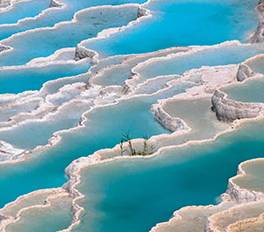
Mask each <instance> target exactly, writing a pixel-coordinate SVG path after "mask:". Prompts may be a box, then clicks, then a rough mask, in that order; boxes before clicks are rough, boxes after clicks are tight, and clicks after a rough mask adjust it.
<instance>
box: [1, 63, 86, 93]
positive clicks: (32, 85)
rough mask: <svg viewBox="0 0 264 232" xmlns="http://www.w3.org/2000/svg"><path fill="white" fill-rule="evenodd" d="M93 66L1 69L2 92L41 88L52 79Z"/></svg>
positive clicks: (71, 74) (72, 74) (83, 71)
mask: <svg viewBox="0 0 264 232" xmlns="http://www.w3.org/2000/svg"><path fill="white" fill-rule="evenodd" d="M90 67H91V65H90V64H88V63H75V64H56V65H48V66H45V67H35V68H21V69H2V70H0V94H5V93H13V94H17V93H21V92H24V91H27V90H39V89H40V88H41V86H42V85H43V84H44V83H45V82H47V81H50V80H55V79H58V78H63V77H69V76H75V75H78V74H81V73H85V72H87V71H88V69H89V68H90Z"/></svg>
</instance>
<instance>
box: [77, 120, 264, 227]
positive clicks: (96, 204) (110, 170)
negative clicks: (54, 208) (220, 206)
mask: <svg viewBox="0 0 264 232" xmlns="http://www.w3.org/2000/svg"><path fill="white" fill-rule="evenodd" d="M263 126H264V124H263V122H262V123H257V124H255V125H254V124H253V125H252V127H251V128H246V129H244V130H242V131H241V132H237V133H234V134H231V135H225V136H221V138H220V139H218V141H216V142H213V143H208V144H204V145H196V146H194V145H193V146H188V147H187V148H179V149H175V151H169V152H164V153H163V155H160V156H158V157H154V158H150V159H140V160H138V159H137V160H131V159H127V160H118V161H114V162H110V163H106V164H103V165H96V166H93V167H91V168H86V169H84V170H83V171H82V182H81V184H80V185H79V186H78V187H77V189H78V190H80V191H81V192H82V193H84V194H85V195H86V197H85V198H84V199H81V200H78V202H79V203H81V205H82V206H83V207H84V208H85V212H84V213H83V215H82V217H81V224H80V225H79V226H77V227H76V228H75V229H74V230H73V231H93V232H97V231H100V232H104V231H108V232H118V231H120V232H121V231H131V232H132V231H142V232H143V231H149V230H150V229H151V227H153V226H154V225H155V224H156V223H157V222H163V221H167V220H169V219H170V217H171V215H172V214H173V212H174V211H175V210H177V209H179V208H181V207H184V206H187V205H208V204H215V203H216V197H217V196H220V194H222V193H224V192H225V190H226V188H227V180H228V178H230V177H232V176H234V175H236V170H237V166H238V164H239V163H240V162H242V161H245V160H248V159H252V158H258V157H263V156H264V153H263V149H264V143H263V141H264V137H263V133H261V129H260V128H263ZM259 129H260V130H259ZM252 151H254V152H252Z"/></svg>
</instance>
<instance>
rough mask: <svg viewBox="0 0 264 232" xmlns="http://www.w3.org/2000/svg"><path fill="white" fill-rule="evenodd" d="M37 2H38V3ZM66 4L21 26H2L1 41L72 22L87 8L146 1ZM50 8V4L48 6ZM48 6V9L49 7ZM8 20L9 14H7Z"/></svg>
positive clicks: (0, 27) (123, 0)
mask: <svg viewBox="0 0 264 232" xmlns="http://www.w3.org/2000/svg"><path fill="white" fill-rule="evenodd" d="M36 2H37V1H36ZM61 2H64V3H65V4H66V5H67V7H66V8H52V9H50V10H48V11H45V14H42V15H39V16H38V18H34V19H33V18H27V19H24V20H23V22H20V23H19V25H12V24H11V25H1V26H0V40H2V39H5V38H8V37H9V36H11V35H12V34H16V33H19V32H22V31H26V30H30V29H36V28H40V27H52V26H54V25H55V24H56V23H59V22H62V21H70V20H71V19H72V18H73V15H74V14H75V13H76V12H78V11H80V10H82V9H85V8H89V7H94V6H102V5H121V4H126V3H140V4H142V3H144V2H145V1H144V0H118V1H116V0H96V1H94V0H82V1H81V0H78V1H77V0H75V1H67V0H65V1H61ZM48 6H49V4H48ZM48 6H47V7H48ZM23 10H24V11H25V12H30V11H31V10H33V11H34V9H32V7H30V8H27V9H26V10H25V9H24V8H23ZM5 14H6V15H7V16H6V17H8V18H11V16H9V13H8V12H6V13H5Z"/></svg>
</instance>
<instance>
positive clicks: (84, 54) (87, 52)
mask: <svg viewBox="0 0 264 232" xmlns="http://www.w3.org/2000/svg"><path fill="white" fill-rule="evenodd" d="M95 56H96V52H95V51H93V50H91V49H88V48H85V47H84V46H82V45H80V44H78V45H77V47H76V49H75V56H74V59H75V60H76V61H78V60H81V59H85V58H90V59H91V60H94V62H95ZM95 63H96V62H95Z"/></svg>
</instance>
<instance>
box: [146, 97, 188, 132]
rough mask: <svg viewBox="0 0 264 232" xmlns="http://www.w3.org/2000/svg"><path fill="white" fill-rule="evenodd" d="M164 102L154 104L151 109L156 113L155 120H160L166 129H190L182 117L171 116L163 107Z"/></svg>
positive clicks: (173, 130)
mask: <svg viewBox="0 0 264 232" xmlns="http://www.w3.org/2000/svg"><path fill="white" fill-rule="evenodd" d="M162 105H163V104H162V102H158V103H157V104H154V105H152V107H151V111H152V112H153V114H154V117H155V120H156V121H158V122H159V123H160V124H161V125H162V126H163V127H164V128H165V129H167V130H169V131H172V132H175V131H180V130H181V131H183V130H189V129H190V128H189V127H188V125H187V124H186V123H185V122H184V121H183V120H182V119H180V118H177V117H171V116H170V115H169V114H167V113H166V112H165V111H164V110H163V109H162Z"/></svg>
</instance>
